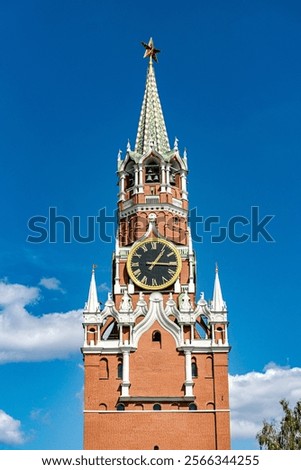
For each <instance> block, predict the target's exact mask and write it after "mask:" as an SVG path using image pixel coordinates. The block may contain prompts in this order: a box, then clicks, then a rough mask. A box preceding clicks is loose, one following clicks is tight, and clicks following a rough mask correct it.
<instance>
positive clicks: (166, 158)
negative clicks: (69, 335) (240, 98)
mask: <svg viewBox="0 0 301 470" xmlns="http://www.w3.org/2000/svg"><path fill="white" fill-rule="evenodd" d="M143 46H144V47H145V54H144V57H148V58H149V64H148V69H147V77H146V85H145V92H144V98H143V103H142V108H141V113H140V119H139V124H138V131H137V138H136V143H135V148H134V149H132V148H131V146H130V144H128V146H127V151H126V155H125V157H124V159H122V158H121V152H119V154H118V159H117V174H118V180H119V193H118V233H117V237H116V245H115V251H114V254H113V263H112V278H113V279H112V293H111V294H109V296H108V300H107V302H106V303H105V305H104V308H103V309H101V308H100V305H99V302H98V298H97V288H96V281H95V272H94V271H95V270H94V267H93V269H92V277H91V283H90V289H89V294H88V301H87V303H86V306H85V309H84V320H83V327H84V346H83V348H82V353H83V358H84V367H85V386H84V388H85V393H84V448H85V449H129V450H130V449H137V450H138V449H140V450H143V449H144V450H148V449H229V448H230V430H229V421H230V411H229V391H228V353H229V350H230V347H229V344H228V336H227V326H228V321H227V309H226V304H225V302H224V300H223V296H222V291H221V286H220V281H219V274H218V269H217V268H216V272H215V281H214V287H213V296H212V297H213V298H212V300H211V301H206V300H205V299H204V295H203V294H201V296H200V297H196V259H195V253H194V251H193V243H192V239H191V234H190V229H189V224H188V194H187V184H186V180H187V173H188V165H187V155H186V152H184V155H183V156H181V155H180V152H179V148H178V141H177V139H176V140H175V142H174V145H173V148H171V147H170V144H169V140H168V136H167V131H166V126H165V121H164V117H163V112H162V108H161V103H160V99H159V94H158V89H157V84H156V79H155V72H154V62H157V54H158V52H159V50H158V49H155V48H154V44H153V41H152V39H150V41H149V43H148V44H145V43H143Z"/></svg>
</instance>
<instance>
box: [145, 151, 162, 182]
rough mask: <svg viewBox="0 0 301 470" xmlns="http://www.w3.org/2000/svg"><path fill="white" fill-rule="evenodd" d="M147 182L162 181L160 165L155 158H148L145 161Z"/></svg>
mask: <svg viewBox="0 0 301 470" xmlns="http://www.w3.org/2000/svg"><path fill="white" fill-rule="evenodd" d="M145 183H160V165H159V162H158V160H156V159H155V158H152V157H151V158H148V159H147V160H146V162H145Z"/></svg>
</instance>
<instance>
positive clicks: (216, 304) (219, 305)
mask: <svg viewBox="0 0 301 470" xmlns="http://www.w3.org/2000/svg"><path fill="white" fill-rule="evenodd" d="M211 310H212V311H213V312H223V311H225V310H226V303H225V301H224V299H223V294H222V289H221V284H220V281H219V275H218V265H217V263H216V266H215V281H214V288H213V300H212V302H211Z"/></svg>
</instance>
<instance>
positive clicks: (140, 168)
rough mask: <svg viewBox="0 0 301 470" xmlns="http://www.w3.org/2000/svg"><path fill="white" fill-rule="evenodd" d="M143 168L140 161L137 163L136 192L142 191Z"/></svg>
mask: <svg viewBox="0 0 301 470" xmlns="http://www.w3.org/2000/svg"><path fill="white" fill-rule="evenodd" d="M143 190H144V187H143V168H142V163H138V192H139V193H143Z"/></svg>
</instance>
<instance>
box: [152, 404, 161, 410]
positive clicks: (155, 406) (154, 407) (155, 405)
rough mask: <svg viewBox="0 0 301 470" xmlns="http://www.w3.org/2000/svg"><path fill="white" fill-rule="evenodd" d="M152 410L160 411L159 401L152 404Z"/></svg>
mask: <svg viewBox="0 0 301 470" xmlns="http://www.w3.org/2000/svg"><path fill="white" fill-rule="evenodd" d="M153 410H154V411H160V410H161V405H160V404H159V403H155V404H154V406H153Z"/></svg>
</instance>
